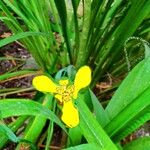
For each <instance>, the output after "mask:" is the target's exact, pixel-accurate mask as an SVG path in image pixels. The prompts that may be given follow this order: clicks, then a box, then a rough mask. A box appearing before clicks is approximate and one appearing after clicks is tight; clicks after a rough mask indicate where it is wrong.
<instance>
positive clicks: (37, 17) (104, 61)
mask: <svg viewBox="0 0 150 150" xmlns="http://www.w3.org/2000/svg"><path fill="white" fill-rule="evenodd" d="M149 6H150V1H149V0H143V1H141V0H130V1H121V0H116V1H113V0H110V1H107V0H106V1H105V0H103V1H99V0H93V1H91V0H83V1H80V0H71V1H65V0H61V1H59V0H42V1H40V0H32V1H27V0H12V1H10V0H1V1H0V19H1V20H3V22H4V23H5V24H6V25H7V26H8V27H9V29H10V30H11V31H12V33H13V35H12V36H11V37H8V38H6V39H3V40H1V41H0V46H4V45H6V44H8V43H10V42H13V41H16V40H19V41H20V42H21V43H22V44H23V45H24V46H25V47H26V48H27V49H28V50H29V52H30V53H31V55H32V57H33V58H34V59H35V61H36V63H37V65H38V66H39V68H38V69H36V70H35V69H34V70H23V71H17V72H12V73H6V74H4V75H1V76H0V80H5V79H8V78H10V77H14V76H19V75H24V74H27V73H36V71H38V70H42V73H41V74H42V76H41V77H43V78H42V80H43V82H42V80H39V81H36V82H33V85H34V87H35V88H36V89H37V90H39V91H41V92H42V93H41V92H37V94H36V96H35V98H34V99H33V100H27V99H18V98H15V99H14V98H13V99H2V100H1V101H0V117H1V119H3V118H7V117H11V116H20V117H18V118H17V119H16V120H15V121H14V122H12V123H10V124H9V125H8V126H6V125H5V124H4V123H2V124H1V126H0V131H1V133H0V134H1V138H0V148H2V147H4V145H5V144H6V142H7V141H8V140H11V141H13V142H16V143H18V146H17V147H16V149H21V148H23V147H26V146H27V147H28V145H29V146H30V147H31V148H32V149H36V147H35V143H37V142H38V140H39V137H40V136H41V133H42V129H43V128H44V127H45V125H47V126H46V132H45V135H46V136H45V137H44V140H43V142H44V144H45V145H46V146H45V150H48V149H49V145H50V143H51V140H52V136H53V133H54V124H55V123H56V124H58V125H59V126H60V127H61V128H62V130H63V131H64V132H65V133H66V134H67V135H68V138H67V139H66V142H65V144H64V145H63V146H64V147H63V148H66V149H87V148H91V147H92V149H102V150H104V149H105V150H110V149H113V150H117V149H124V150H132V149H137V150H138V149H139V148H140V150H141V149H144V148H146V147H147V145H150V139H149V138H141V139H139V140H138V141H133V142H131V143H129V144H128V145H125V146H124V147H121V145H120V141H121V140H122V139H124V138H125V137H126V136H127V135H129V134H131V133H132V132H133V131H135V130H136V129H137V128H139V127H140V126H141V125H142V124H144V123H145V122H146V121H148V120H149V119H150V113H149V107H150V101H149V98H150V96H149V92H150V88H149V87H150V79H149V78H150V77H149V74H150V69H149V65H150V57H149V46H148V44H147V43H146V42H145V41H144V40H141V38H143V39H145V40H148V39H149V34H148V32H149V28H148V24H147V21H148V19H149V13H150V11H149ZM133 20H134V22H132V21H133ZM131 36H136V37H141V38H135V37H132V38H130V37H131ZM135 39H136V41H137V40H138V41H140V43H142V44H143V45H144V48H143V47H140V48H139V46H137V45H139V42H138V44H137V43H136V42H135ZM129 40H131V42H130V43H128V41H129ZM136 49H137V50H138V52H135V50H136ZM141 49H144V51H142V50H141ZM139 56H140V59H138V58H139ZM141 56H142V57H141ZM142 59H143V60H142ZM130 62H132V63H130ZM138 62H139V63H138ZM137 63H138V64H137ZM136 64H137V65H136ZM85 65H88V66H90V68H91V69H92V79H91V75H89V74H90V73H89V72H90V71H89V72H86V71H85V72H83V73H82V74H79V72H80V70H82V68H84V67H85ZM130 65H131V66H130ZM135 65H136V66H135ZM66 66H68V67H66ZM83 66H84V67H83ZM127 66H128V71H130V68H131V67H133V66H135V67H134V68H133V70H132V71H131V72H130V73H129V74H128V76H127V77H126V78H125V79H124V80H123V82H122V83H121V85H120V86H119V88H118V89H117V91H115V94H114V95H113V97H112V98H111V100H110V101H109V103H108V105H107V106H106V108H105V109H104V108H103V106H102V105H101V103H100V102H99V100H98V99H97V97H96V96H95V95H94V93H93V92H92V91H91V90H90V88H93V87H94V86H95V84H96V83H97V82H98V81H100V80H102V78H103V77H104V75H105V74H106V72H109V73H110V74H112V75H115V76H119V75H121V74H123V75H124V74H125V73H126V72H127V69H126V68H127ZM86 67H87V66H86ZM60 68H61V69H60ZM89 70H90V69H89ZM76 71H77V72H76ZM78 74H79V76H80V77H81V79H80V80H79V81H78V84H76V83H77V80H76V79H77V76H78ZM39 77H40V76H39ZM52 77H53V79H52ZM35 78H38V77H35ZM45 78H46V79H45ZM86 79H87V80H86ZM33 81H34V80H33ZM61 81H65V84H64V82H63V83H62V82H61ZM73 81H74V84H73ZM84 81H88V82H86V83H88V84H85V85H84V84H83V83H84ZM59 82H61V83H59ZM66 82H67V83H66ZM90 82H91V85H90V88H87V87H86V86H88V85H89V83H90ZM48 83H49V84H48ZM54 83H55V84H54ZM68 83H70V85H71V87H74V88H75V87H78V92H77V93H78V94H77V93H76V96H74V95H75V94H74V91H76V90H70V89H69V90H68V88H69V86H68ZM47 84H48V85H47ZM58 84H60V85H61V86H63V87H62V88H61V89H59V88H58V89H59V90H58V89H57V90H56V89H55V88H54V89H53V90H54V91H52V90H51V87H53V85H54V87H55V86H56V85H58ZM38 85H40V86H38ZM44 85H45V86H44ZM74 85H76V86H74ZM82 85H83V86H82ZM49 86H50V87H49ZM61 86H60V87H61ZM38 87H40V88H38ZM79 87H80V88H79ZM43 88H46V90H43ZM81 88H84V89H82V90H80V89H81ZM56 91H57V92H56ZM58 91H59V92H58ZM68 91H69V92H68ZM54 93H55V94H54ZM56 93H57V96H56ZM66 93H67V94H68V93H69V98H68V97H67V98H68V99H67V100H66V101H67V102H69V105H66V104H68V103H67V102H66V101H64V99H62V98H61V96H64V94H66ZM70 95H71V96H70ZM77 95H78V96H77ZM67 96H68V95H67ZM73 99H75V101H73ZM56 100H57V101H59V102H56ZM65 108H67V109H65ZM61 110H62V116H63V115H64V114H65V113H66V114H67V115H65V117H62V120H63V122H64V123H65V124H64V123H63V122H62V121H61V120H60V119H59V117H58V116H59V115H60V114H61ZM69 113H70V114H69ZM71 115H72V116H71ZM33 116H35V117H33ZM68 118H69V119H68ZM75 118H76V119H77V120H76V121H75V120H74V119H75ZM26 120H28V122H29V124H28V126H27V127H26V130H25V131H24V134H23V136H22V137H21V138H18V137H17V136H16V135H15V134H14V133H15V132H16V131H17V130H18V128H20V127H21V126H22V124H23V122H24V121H26ZM68 122H69V124H68ZM66 125H67V126H66ZM68 127H69V128H68ZM70 127H73V128H70ZM83 138H84V142H83ZM137 143H138V144H137ZM73 146H74V147H73ZM69 147H71V148H69Z"/></svg>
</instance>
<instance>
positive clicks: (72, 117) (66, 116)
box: [61, 101, 79, 128]
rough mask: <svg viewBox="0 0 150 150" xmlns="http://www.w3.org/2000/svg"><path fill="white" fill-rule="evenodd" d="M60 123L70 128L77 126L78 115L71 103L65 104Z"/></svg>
mask: <svg viewBox="0 0 150 150" xmlns="http://www.w3.org/2000/svg"><path fill="white" fill-rule="evenodd" d="M61 119H62V121H63V122H64V123H65V124H66V125H67V126H68V127H70V128H73V127H75V126H77V125H78V124H79V113H78V110H77V109H76V108H75V107H74V105H73V103H72V101H68V102H65V103H64V105H63V108H62V116H61Z"/></svg>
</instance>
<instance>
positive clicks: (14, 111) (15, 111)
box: [0, 99, 67, 132]
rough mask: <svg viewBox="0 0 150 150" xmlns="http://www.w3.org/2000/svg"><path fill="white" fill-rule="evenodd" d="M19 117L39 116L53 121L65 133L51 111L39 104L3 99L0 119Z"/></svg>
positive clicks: (0, 106) (0, 104)
mask: <svg viewBox="0 0 150 150" xmlns="http://www.w3.org/2000/svg"><path fill="white" fill-rule="evenodd" d="M20 115H31V116H37V115H41V116H43V117H46V118H48V119H50V120H52V121H54V122H55V123H56V124H58V125H59V126H60V127H61V128H62V129H64V130H65V131H66V129H65V127H64V125H63V124H62V122H61V121H60V119H59V118H58V117H57V116H56V115H55V114H54V113H53V112H52V111H51V110H49V109H48V108H46V107H44V106H43V105H41V104H40V103H37V102H34V101H31V100H29V99H3V100H1V101H0V118H7V117H10V116H20ZM66 132H67V131H66Z"/></svg>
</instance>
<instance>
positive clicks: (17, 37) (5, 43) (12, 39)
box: [0, 32, 48, 47]
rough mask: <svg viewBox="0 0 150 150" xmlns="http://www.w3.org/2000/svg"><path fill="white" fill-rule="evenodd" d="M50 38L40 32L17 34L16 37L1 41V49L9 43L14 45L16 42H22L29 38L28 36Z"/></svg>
mask: <svg viewBox="0 0 150 150" xmlns="http://www.w3.org/2000/svg"><path fill="white" fill-rule="evenodd" d="M41 35H42V36H48V34H46V33H40V32H22V33H17V34H15V35H12V36H10V37H7V38H5V39H2V40H0V47H2V46H5V45H7V44H9V43H12V42H14V41H17V40H20V39H22V38H25V37H28V36H41Z"/></svg>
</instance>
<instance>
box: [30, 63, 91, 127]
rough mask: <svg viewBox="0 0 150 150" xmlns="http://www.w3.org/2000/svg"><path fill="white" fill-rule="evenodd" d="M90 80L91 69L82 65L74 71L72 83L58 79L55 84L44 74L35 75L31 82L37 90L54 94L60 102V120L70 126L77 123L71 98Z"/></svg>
mask: <svg viewBox="0 0 150 150" xmlns="http://www.w3.org/2000/svg"><path fill="white" fill-rule="evenodd" d="M90 82H91V69H90V68H89V67H88V66H83V67H81V68H80V69H79V70H78V72H77V73H76V76H75V80H74V84H71V83H70V81H69V80H68V79H62V80H59V83H58V84H57V83H55V82H53V81H52V80H51V79H50V78H49V77H47V76H45V75H40V76H37V77H35V78H34V79H33V82H32V83H33V86H34V87H35V88H36V89H37V90H38V91H41V92H49V93H52V94H53V95H54V97H55V98H56V99H57V100H58V101H59V102H60V103H61V104H62V116H61V119H62V121H63V122H64V123H65V124H66V125H67V126H68V127H70V128H72V127H75V126H77V125H78V124H79V114H78V110H77V109H76V108H75V106H74V103H73V100H74V99H76V98H77V95H78V92H79V91H80V90H81V89H82V88H85V87H87V86H88V85H89V84H90Z"/></svg>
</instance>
